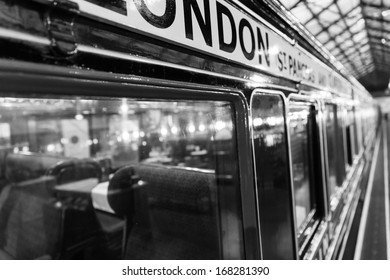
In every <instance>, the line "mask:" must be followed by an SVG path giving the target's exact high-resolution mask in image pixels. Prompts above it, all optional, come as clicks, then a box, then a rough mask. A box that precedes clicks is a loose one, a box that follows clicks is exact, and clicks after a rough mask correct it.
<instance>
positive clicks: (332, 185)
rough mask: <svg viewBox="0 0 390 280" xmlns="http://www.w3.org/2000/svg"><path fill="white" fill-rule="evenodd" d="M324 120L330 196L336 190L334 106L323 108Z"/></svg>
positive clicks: (335, 120)
mask: <svg viewBox="0 0 390 280" xmlns="http://www.w3.org/2000/svg"><path fill="white" fill-rule="evenodd" d="M325 121H326V127H325V129H326V145H327V151H328V175H329V180H328V184H329V185H328V190H329V196H332V195H333V194H334V193H335V190H336V171H337V164H336V155H337V150H336V147H337V138H336V129H337V117H336V106H334V105H330V104H328V105H326V110H325Z"/></svg>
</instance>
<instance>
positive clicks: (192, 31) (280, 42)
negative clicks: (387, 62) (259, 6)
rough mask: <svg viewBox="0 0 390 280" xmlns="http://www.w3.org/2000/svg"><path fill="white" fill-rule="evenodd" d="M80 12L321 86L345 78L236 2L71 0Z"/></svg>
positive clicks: (341, 88)
mask: <svg viewBox="0 0 390 280" xmlns="http://www.w3.org/2000/svg"><path fill="white" fill-rule="evenodd" d="M72 1H73V2H75V3H77V4H78V5H79V9H80V11H81V12H82V13H84V14H86V15H89V16H92V17H95V18H96V17H97V18H99V19H101V20H105V21H109V22H111V23H114V24H116V25H120V26H122V27H125V28H128V29H131V30H132V31H135V32H138V33H142V34H145V35H147V36H152V37H155V38H158V39H161V40H164V41H168V42H170V43H173V44H178V45H181V46H184V47H186V48H190V49H194V50H196V51H200V52H203V53H207V54H209V55H212V56H217V57H219V58H222V59H225V60H228V61H230V62H233V63H237V64H241V65H245V66H249V67H251V68H254V69H258V70H261V71H265V72H267V73H269V74H272V75H275V76H278V77H286V78H289V79H291V80H294V81H298V82H302V83H305V84H308V85H312V86H315V87H318V88H321V89H323V90H330V91H333V92H343V93H346V94H350V93H351V91H352V89H351V86H350V84H349V83H347V82H346V81H345V79H344V78H343V77H342V76H341V75H339V74H338V73H336V72H334V71H333V70H332V69H330V68H329V67H328V66H327V65H325V64H324V63H322V62H320V61H319V60H318V59H317V58H315V57H314V56H313V55H311V54H310V53H309V52H307V51H306V50H304V49H303V48H302V47H300V46H299V45H297V44H294V42H292V40H290V39H289V38H287V37H286V36H284V35H283V34H282V33H280V32H278V31H276V30H275V29H274V28H273V27H272V26H271V25H270V24H269V23H267V22H266V21H265V20H264V19H262V18H260V17H259V16H258V15H257V14H254V13H253V12H252V11H250V10H249V9H247V8H246V7H245V6H244V5H242V4H240V3H236V2H234V3H232V2H228V1H223V0H186V1H179V0H165V1H155V0H116V1H109V2H107V1H104V0H87V1H86V0H72Z"/></svg>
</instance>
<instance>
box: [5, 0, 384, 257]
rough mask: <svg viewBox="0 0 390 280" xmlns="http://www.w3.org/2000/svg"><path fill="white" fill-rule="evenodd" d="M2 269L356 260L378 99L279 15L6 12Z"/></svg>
mask: <svg viewBox="0 0 390 280" xmlns="http://www.w3.org/2000/svg"><path fill="white" fill-rule="evenodd" d="M0 50H1V51H0V83H1V87H0V259H341V258H351V256H352V255H353V251H354V246H355V242H356V230H355V228H356V226H357V224H358V223H359V218H360V216H359V212H360V210H359V209H360V208H361V204H362V197H363V196H362V194H363V193H364V191H365V188H366V185H367V181H368V173H369V169H370V166H371V158H372V154H373V148H374V144H375V138H376V133H377V127H378V122H379V111H378V108H377V105H376V104H375V102H374V101H373V99H372V97H371V95H370V94H369V93H368V92H367V91H366V90H365V89H364V88H363V87H362V86H361V85H360V84H359V83H358V82H357V81H356V80H355V79H354V78H352V77H350V76H349V75H348V74H347V73H345V72H344V70H343V68H342V66H341V65H340V63H338V62H337V61H336V60H335V59H334V58H333V57H332V56H331V55H330V54H329V53H328V52H327V51H326V50H325V49H324V48H323V47H321V46H320V45H319V44H318V43H317V41H315V39H314V38H312V36H310V35H309V34H308V33H307V32H306V31H305V29H304V28H303V27H302V26H300V25H299V24H298V23H297V22H296V21H295V20H294V19H293V18H292V17H291V15H290V14H289V13H288V12H287V11H286V10H285V9H284V8H283V7H282V6H280V5H279V4H278V3H277V2H274V1H270V0H265V1H255V0H248V1H230V0H185V1H181V0H166V1H152V0H113V1H104V0H31V1H21V0H14V1H6V0H1V1H0Z"/></svg>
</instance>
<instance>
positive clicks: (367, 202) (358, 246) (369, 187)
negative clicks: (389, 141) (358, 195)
mask: <svg viewBox="0 0 390 280" xmlns="http://www.w3.org/2000/svg"><path fill="white" fill-rule="evenodd" d="M380 142H381V137H377V139H376V143H375V151H374V155H373V157H372V165H371V170H370V174H369V178H368V184H367V191H366V195H365V198H364V205H363V211H362V216H361V219H360V224H359V233H358V237H357V242H356V249H355V256H354V259H355V260H360V258H361V254H362V249H363V242H364V233H365V231H366V225H367V217H368V210H369V208H370V202H371V193H372V187H373V184H374V177H375V176H374V175H375V170H376V164H377V161H378V154H379V146H380Z"/></svg>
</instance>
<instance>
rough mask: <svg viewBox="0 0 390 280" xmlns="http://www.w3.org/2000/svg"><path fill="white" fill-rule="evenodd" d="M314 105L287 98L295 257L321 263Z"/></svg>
mask: <svg viewBox="0 0 390 280" xmlns="http://www.w3.org/2000/svg"><path fill="white" fill-rule="evenodd" d="M317 112H318V105H317V103H315V102H312V101H311V100H310V99H309V98H304V97H302V96H290V98H289V110H288V125H289V135H290V148H291V170H292V180H293V194H294V203H295V207H294V210H295V224H296V229H297V238H298V249H299V257H300V258H304V259H313V258H315V259H316V258H318V259H321V258H323V257H324V256H325V254H326V250H327V247H328V241H327V240H328V238H327V236H326V231H327V223H326V221H325V213H326V209H325V207H326V206H325V205H326V204H325V190H324V186H325V184H324V176H323V170H322V168H323V163H322V158H323V156H322V150H321V143H322V139H321V133H320V127H319V126H320V122H319V121H318V113H317Z"/></svg>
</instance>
